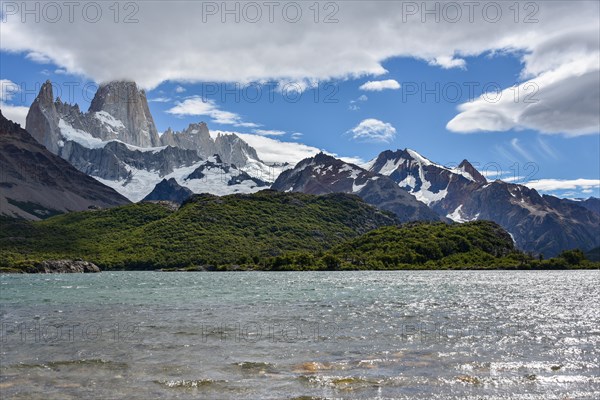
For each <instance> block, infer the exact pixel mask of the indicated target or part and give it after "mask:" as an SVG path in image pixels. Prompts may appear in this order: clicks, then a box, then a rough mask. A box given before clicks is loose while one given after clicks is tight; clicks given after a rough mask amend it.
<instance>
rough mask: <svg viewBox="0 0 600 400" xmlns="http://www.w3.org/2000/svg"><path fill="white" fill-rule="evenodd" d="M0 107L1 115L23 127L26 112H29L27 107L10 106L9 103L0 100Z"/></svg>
mask: <svg viewBox="0 0 600 400" xmlns="http://www.w3.org/2000/svg"><path fill="white" fill-rule="evenodd" d="M0 108H1V109H2V115H4V116H5V117H6V118H8V119H10V120H11V121H13V122H17V123H19V124H20V125H21V126H22V127H23V128H25V119H26V117H27V113H28V112H29V107H23V106H11V105H9V104H6V103H2V102H0Z"/></svg>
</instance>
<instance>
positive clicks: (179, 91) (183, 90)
mask: <svg viewBox="0 0 600 400" xmlns="http://www.w3.org/2000/svg"><path fill="white" fill-rule="evenodd" d="M185 91H186V89H185V88H184V87H183V86H177V87H176V88H175V93H183V92H185Z"/></svg>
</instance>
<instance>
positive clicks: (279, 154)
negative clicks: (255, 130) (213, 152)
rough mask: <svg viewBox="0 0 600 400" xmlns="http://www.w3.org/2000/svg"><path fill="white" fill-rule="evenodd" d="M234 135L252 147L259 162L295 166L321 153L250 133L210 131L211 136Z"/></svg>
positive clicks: (309, 147) (306, 147) (298, 144)
mask: <svg viewBox="0 0 600 400" xmlns="http://www.w3.org/2000/svg"><path fill="white" fill-rule="evenodd" d="M219 133H221V134H232V133H235V134H236V135H238V136H239V137H240V138H241V139H242V140H244V141H245V142H246V143H248V144H249V145H250V146H252V147H254V149H255V150H256V153H257V154H258V156H259V157H260V159H261V160H263V161H264V162H268V163H274V162H277V163H284V162H289V163H290V164H292V165H295V164H296V163H298V162H299V161H301V160H303V159H305V158H308V157H312V156H314V155H315V154H317V153H319V152H321V149H318V148H316V147H312V146H308V145H305V144H302V143H296V142H284V141H281V140H278V139H273V138H270V137H265V136H261V135H254V134H250V133H239V132H227V131H211V135H213V136H216V135H217V134H219Z"/></svg>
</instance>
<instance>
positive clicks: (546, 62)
mask: <svg viewBox="0 0 600 400" xmlns="http://www.w3.org/2000/svg"><path fill="white" fill-rule="evenodd" d="M594 34H595V36H596V37H595V39H594V38H593V35H594ZM598 34H599V32H598V28H596V29H584V30H579V31H578V32H576V33H573V32H570V33H569V35H568V37H569V38H570V39H573V40H575V39H574V38H578V40H576V41H575V42H573V43H572V44H571V47H568V45H567V44H564V45H563V48H561V47H560V46H559V44H558V43H557V40H558V39H557V38H556V37H551V38H550V39H548V40H547V41H545V42H542V43H541V44H540V45H539V48H538V49H537V50H536V51H534V52H533V53H531V54H529V55H527V56H525V60H526V61H527V62H528V63H527V65H526V68H525V69H524V71H523V73H522V75H523V76H529V77H531V76H534V77H533V78H531V79H529V80H527V81H525V82H523V83H521V84H519V85H516V86H514V87H511V88H507V89H504V90H503V91H501V92H500V93H498V94H488V95H482V96H481V97H479V98H478V99H475V100H473V101H471V102H468V103H464V104H462V105H460V106H459V107H458V110H459V111H460V113H459V114H458V115H457V116H456V117H454V118H453V119H452V120H451V121H450V122H448V124H447V128H448V129H449V130H450V131H453V132H458V133H473V132H484V131H488V132H498V131H507V130H511V129H515V130H523V129H532V130H536V131H539V132H541V133H545V134H564V135H566V136H580V135H590V134H597V133H598V132H600V113H599V112H598V109H599V108H600V80H599V76H600V38H599V37H598ZM589 42H593V43H595V44H593V43H592V44H590V43H589ZM554 46H557V47H554ZM545 68H550V69H545Z"/></svg>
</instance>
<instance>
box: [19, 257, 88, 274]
mask: <svg viewBox="0 0 600 400" xmlns="http://www.w3.org/2000/svg"><path fill="white" fill-rule="evenodd" d="M27 272H29V273H32V272H37V273H42V274H82V273H94V272H100V268H98V266H97V265H96V264H93V263H91V262H88V261H81V260H77V261H73V260H52V261H42V262H40V263H38V264H36V265H35V270H34V271H27Z"/></svg>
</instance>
